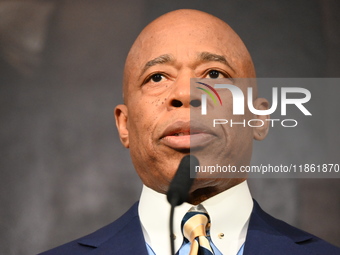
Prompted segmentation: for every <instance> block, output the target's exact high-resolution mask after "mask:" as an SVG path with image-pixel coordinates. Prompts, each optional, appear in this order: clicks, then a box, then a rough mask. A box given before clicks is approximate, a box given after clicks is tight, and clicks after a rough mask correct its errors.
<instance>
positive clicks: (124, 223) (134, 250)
mask: <svg viewBox="0 0 340 255" xmlns="http://www.w3.org/2000/svg"><path fill="white" fill-rule="evenodd" d="M78 243H79V244H80V245H85V246H91V247H93V248H95V249H93V250H92V251H90V253H89V254H93V255H96V254H98V255H99V254H107V255H117V254H119V255H131V254H140V255H148V252H147V249H146V244H145V240H144V236H143V232H142V228H141V225H140V221H139V217H138V203H136V204H135V205H134V206H133V207H131V209H130V210H129V211H127V212H126V213H125V214H124V215H123V216H122V217H121V218H119V219H118V220H117V221H115V222H114V223H112V224H110V225H108V226H106V227H104V228H103V229H100V230H99V231H97V232H95V233H93V234H90V235H88V236H87V237H84V238H82V239H80V240H79V241H78Z"/></svg>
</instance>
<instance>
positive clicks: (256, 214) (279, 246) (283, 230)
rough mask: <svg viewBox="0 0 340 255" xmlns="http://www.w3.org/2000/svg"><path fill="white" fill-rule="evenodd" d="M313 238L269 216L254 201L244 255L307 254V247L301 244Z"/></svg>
mask: <svg viewBox="0 0 340 255" xmlns="http://www.w3.org/2000/svg"><path fill="white" fill-rule="evenodd" d="M311 238H313V236H312V235H310V234H308V233H306V232H303V231H301V230H299V229H296V228H294V227H292V226H290V225H288V224H286V223H285V222H283V221H280V220H277V219H275V218H273V217H272V216H270V215H268V214H267V213H265V212H264V211H263V210H262V209H261V208H260V206H259V205H258V204H257V202H256V201H254V208H253V212H252V214H251V216H250V221H249V227H248V232H247V237H246V242H245V247H244V253H243V255H257V254H259V255H260V254H261V255H262V254H275V255H286V254H305V247H303V246H301V245H299V243H303V242H305V241H308V240H310V239H311Z"/></svg>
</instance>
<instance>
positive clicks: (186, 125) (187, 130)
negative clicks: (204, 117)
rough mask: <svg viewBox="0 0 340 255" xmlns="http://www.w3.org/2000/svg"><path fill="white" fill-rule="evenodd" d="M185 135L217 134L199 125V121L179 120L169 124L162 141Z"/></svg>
mask: <svg viewBox="0 0 340 255" xmlns="http://www.w3.org/2000/svg"><path fill="white" fill-rule="evenodd" d="M180 133H183V134H184V135H192V134H200V133H205V134H211V135H215V136H216V134H215V133H214V132H213V131H212V130H211V129H210V128H209V127H207V126H205V125H204V124H202V123H198V122H197V121H183V120H178V121H175V122H173V123H171V124H169V125H168V126H167V127H166V128H165V130H164V132H163V133H162V135H161V137H160V139H162V138H164V137H166V136H173V135H175V134H180Z"/></svg>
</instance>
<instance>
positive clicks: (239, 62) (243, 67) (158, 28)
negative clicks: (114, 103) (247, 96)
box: [123, 10, 255, 102]
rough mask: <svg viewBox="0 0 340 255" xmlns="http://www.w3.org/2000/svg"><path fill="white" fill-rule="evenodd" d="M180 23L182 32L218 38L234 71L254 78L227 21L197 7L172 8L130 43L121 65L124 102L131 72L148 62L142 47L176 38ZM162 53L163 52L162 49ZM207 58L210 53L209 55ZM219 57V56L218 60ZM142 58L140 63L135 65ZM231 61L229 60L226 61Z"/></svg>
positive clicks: (248, 58) (244, 50)
mask: <svg viewBox="0 0 340 255" xmlns="http://www.w3.org/2000/svg"><path fill="white" fill-rule="evenodd" d="M178 26H181V28H183V29H184V30H185V32H187V33H186V34H188V35H189V34H194V33H196V34H204V33H206V34H211V33H212V31H214V36H215V38H214V39H216V38H217V40H220V42H221V45H223V47H225V48H227V49H228V51H229V53H230V59H226V60H227V61H229V64H231V63H233V64H235V65H236V67H235V68H237V70H235V71H236V72H237V73H238V75H240V77H244V78H254V77H255V69H254V66H253V62H252V59H251V57H250V54H249V53H248V50H247V49H246V47H245V45H244V44H243V42H242V40H241V39H240V38H239V36H238V35H237V34H236V33H235V32H234V31H233V30H232V28H230V26H229V25H228V24H226V23H225V22H224V21H222V20H220V19H219V18H217V17H215V16H212V15H210V14H208V13H205V12H201V11H198V10H176V11H172V12H169V13H166V14H164V15H162V16H160V17H159V18H157V19H155V20H154V21H152V22H151V23H150V24H149V25H147V26H146V27H145V28H144V29H143V30H142V32H141V33H140V34H139V36H138V37H137V39H136V40H135V42H134V44H133V45H132V47H131V49H130V51H129V54H128V56H127V59H126V62H125V68H124V78H123V86H124V87H123V91H124V101H125V102H126V101H127V94H128V84H129V82H130V79H131V77H132V76H133V75H136V73H137V74H140V73H141V71H142V70H143V68H144V69H145V68H147V62H148V61H149V65H152V64H153V62H152V59H149V60H144V59H143V57H144V58H145V52H144V50H143V49H150V48H152V44H153V43H155V42H157V39H158V38H161V36H163V37H164V36H167V37H169V38H176V36H178V31H176V30H175V29H174V27H177V28H178ZM164 53H166V51H165V52H164ZM210 57H211V56H210ZM220 60H221V59H220ZM141 61H146V62H145V63H143V64H138V63H140V62H141ZM156 61H157V62H160V61H169V59H165V58H161V59H156ZM230 61H231V62H230Z"/></svg>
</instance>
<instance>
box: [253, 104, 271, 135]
mask: <svg viewBox="0 0 340 255" xmlns="http://www.w3.org/2000/svg"><path fill="white" fill-rule="evenodd" d="M268 107H269V103H268V101H267V99H265V98H256V99H255V101H254V108H255V109H257V110H267V109H268ZM255 118H256V119H259V120H262V122H260V121H259V124H258V126H257V127H254V129H253V130H254V131H253V132H254V139H255V140H258V141H261V140H263V139H264V138H265V137H266V136H267V134H268V131H269V124H270V121H266V119H269V118H270V115H255ZM261 124H263V125H262V126H261Z"/></svg>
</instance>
